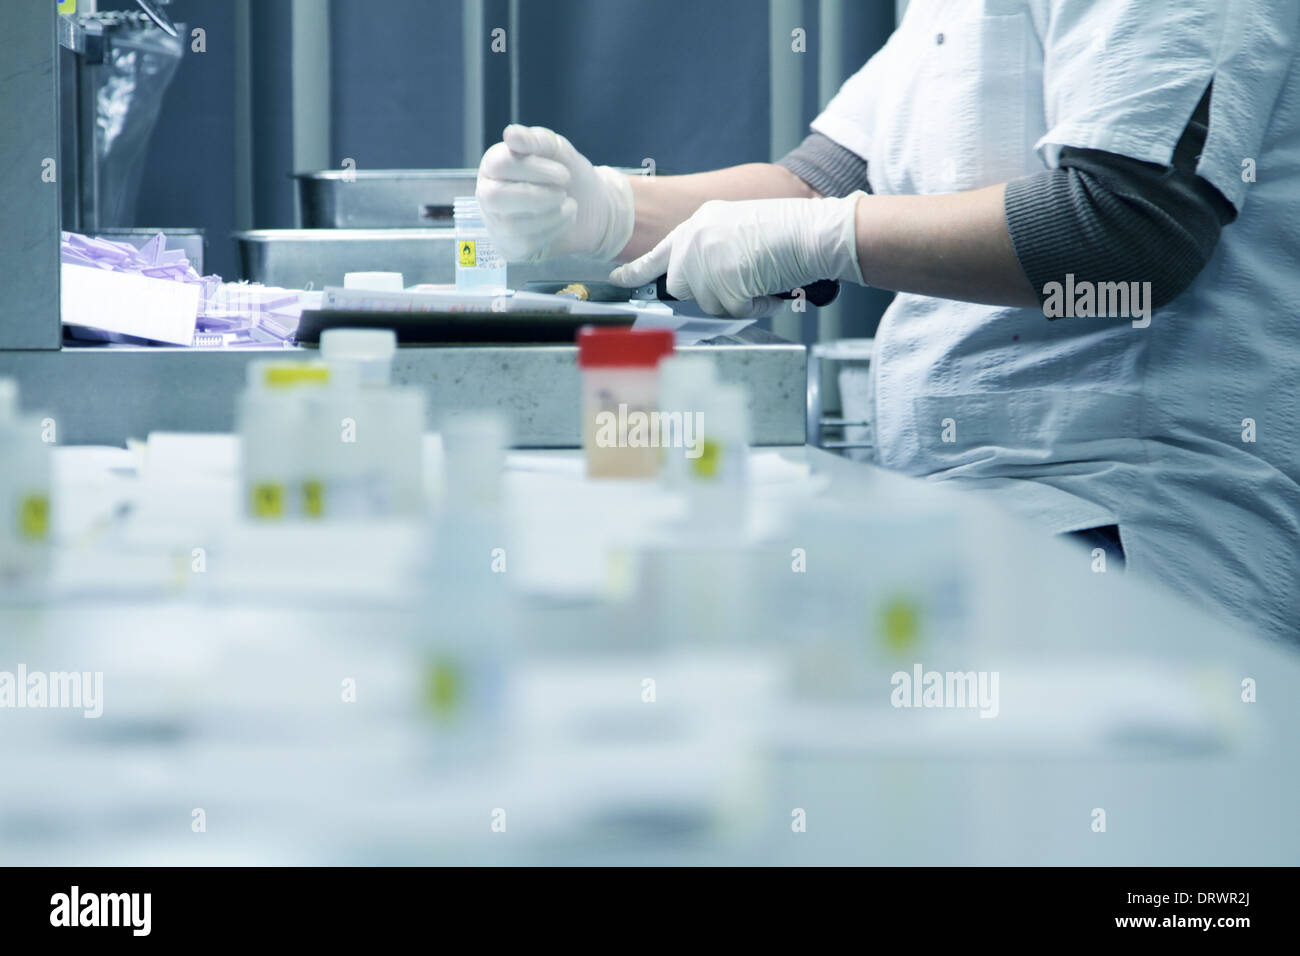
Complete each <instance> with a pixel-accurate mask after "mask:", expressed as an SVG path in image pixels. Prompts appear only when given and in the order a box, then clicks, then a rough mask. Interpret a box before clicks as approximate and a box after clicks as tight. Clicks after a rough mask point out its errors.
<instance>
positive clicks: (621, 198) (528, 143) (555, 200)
mask: <svg viewBox="0 0 1300 956" xmlns="http://www.w3.org/2000/svg"><path fill="white" fill-rule="evenodd" d="M502 138H503V140H504V142H500V143H497V144H496V145H495V146H493V147H492V148H491V149H489V150H488V151H487V152H486V153H484V154H483V161H482V162H481V163H479V167H478V186H477V188H476V190H475V195H476V196H477V197H478V204H479V210H480V211H481V212H482V214H483V223H484V225H485V226H487V230H488V234H489V235H490V236H491V237H492V240H493V242H495V243H496V245H497V247H498V248H499V249H500V250H501V252H502V253H503V254H504V255H505V257H506V258H507V259H508V260H512V261H536V260H539V259H553V258H556V257H557V256H565V255H581V256H590V257H591V258H593V259H613V258H614V257H615V256H617V255H618V254H619V253H620V252H622V251H623V247H624V246H626V245H627V243H628V240H629V239H631V238H632V224H633V221H634V219H635V216H636V213H635V208H634V205H633V200H632V186H631V184H630V183H629V182H628V181H627V177H626V176H625V175H623V174H622V173H619V172H615V171H614V170H613V169H610V168H609V167H608V166H592V165H591V163H590V162H588V161H587V158H586V157H585V156H583V155H582V154H581V153H579V152H578V151H577V150H576V149H574V148H573V144H572V143H570V142H569V141H568V140H567V139H565V138H564V137H563V136H560V135H559V134H558V133H555V132H552V131H551V130H549V129H547V128H546V127H544V126H518V125H511V126H507V127H506V129H505V133H504V134H502Z"/></svg>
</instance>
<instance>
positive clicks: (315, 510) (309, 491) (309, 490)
mask: <svg viewBox="0 0 1300 956" xmlns="http://www.w3.org/2000/svg"><path fill="white" fill-rule="evenodd" d="M302 510H303V513H304V514H306V515H307V517H309V518H319V517H320V516H321V515H323V514H324V513H325V483H324V482H322V481H316V480H314V479H308V480H307V481H304V482H303V483H302Z"/></svg>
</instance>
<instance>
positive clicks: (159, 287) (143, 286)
mask: <svg viewBox="0 0 1300 956" xmlns="http://www.w3.org/2000/svg"><path fill="white" fill-rule="evenodd" d="M61 276H62V280H63V286H62V289H61V293H60V298H61V301H62V313H63V324H64V325H79V326H84V327H85V328H89V329H97V330H99V331H102V332H112V333H115V334H117V335H133V336H135V337H137V338H141V339H148V340H149V341H151V342H166V343H168V344H170V345H192V344H193V343H194V325H195V322H196V320H197V319H198V313H199V294H200V289H199V286H197V285H194V284H191V283H186V282H176V281H173V280H171V279H151V278H150V277H148V276H142V275H136V274H134V273H130V272H109V271H108V270H106V269H95V268H92V267H90V266H73V265H66V264H65V265H64V266H63V267H62V272H61Z"/></svg>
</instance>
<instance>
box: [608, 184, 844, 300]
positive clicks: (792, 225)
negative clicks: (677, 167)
mask: <svg viewBox="0 0 1300 956" xmlns="http://www.w3.org/2000/svg"><path fill="white" fill-rule="evenodd" d="M863 195H865V194H864V193H861V192H857V193H854V194H853V195H851V196H846V197H844V198H842V199H750V200H745V201H744V202H722V201H720V200H716V199H715V200H713V201H711V202H706V203H705V204H704V205H703V206H701V207H700V208H699V209H697V210H696V211H695V215H693V216H691V218H690V219H687V220H686V221H685V222H683V223H682V224H681V225H679V226H678V227H677V228H676V229H674V230H673V231H672V232H670V233H669V234H668V235H667V236H666V237H665V238H664V240H663V241H662V242H661V243H659V245H657V246H655V247H654V248H653V249H651V250H650V251H649V252H647V253H646V254H645V255H644V256H642V257H641V258H640V259H636V260H634V261H633V262H629V263H627V265H623V266H619V267H618V268H617V269H615V270H614V271H613V272H611V273H610V276H609V281H610V282H613V283H615V284H616V285H621V286H629V287H634V286H640V285H644V284H645V283H647V282H653V281H654V280H655V279H656V278H658V277H659V276H661V275H663V274H664V273H665V272H666V273H668V293H669V294H670V295H673V296H676V297H677V298H679V299H694V300H695V301H696V302H698V303H699V305H700V307H701V308H702V309H704V311H705V312H708V313H710V314H711V315H729V316H737V317H738V316H745V315H754V314H755V313H763V312H769V311H772V310H773V309H774V308H775V307H776V305H777V302H778V300H775V299H770V298H768V297H769V296H770V295H771V294H773V293H779V292H790V291H793V290H794V289H799V288H802V287H804V286H806V285H808V284H809V283H812V282H816V281H817V280H818V279H836V280H841V281H847V282H857V283H861V282H862V272H861V270H860V269H859V268H858V243H857V229H856V220H857V208H858V199H859V198H861V197H862V196H863Z"/></svg>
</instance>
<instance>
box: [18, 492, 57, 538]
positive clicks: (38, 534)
mask: <svg viewBox="0 0 1300 956" xmlns="http://www.w3.org/2000/svg"><path fill="white" fill-rule="evenodd" d="M49 533H50V499H49V498H47V497H46V496H45V495H26V496H25V497H23V498H22V499H21V500H20V501H19V502H18V534H19V536H20V537H23V538H27V539H28V540H30V541H44V540H45V538H46V537H47V536H48V535H49Z"/></svg>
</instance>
